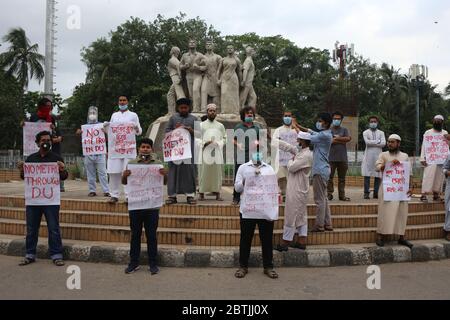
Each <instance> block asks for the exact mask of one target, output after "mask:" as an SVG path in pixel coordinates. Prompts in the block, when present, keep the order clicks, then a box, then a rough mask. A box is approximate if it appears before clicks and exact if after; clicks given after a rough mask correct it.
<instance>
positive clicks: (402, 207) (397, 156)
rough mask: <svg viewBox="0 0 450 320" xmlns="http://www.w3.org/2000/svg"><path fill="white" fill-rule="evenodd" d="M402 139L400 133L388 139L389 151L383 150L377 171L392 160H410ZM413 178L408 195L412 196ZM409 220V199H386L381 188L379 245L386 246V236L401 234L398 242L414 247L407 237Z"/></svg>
mask: <svg viewBox="0 0 450 320" xmlns="http://www.w3.org/2000/svg"><path fill="white" fill-rule="evenodd" d="M401 141H402V139H401V138H400V136H399V135H397V134H393V135H391V136H390V137H389V139H388V149H389V151H386V152H383V153H381V154H380V156H379V157H378V160H377V162H376V168H377V171H378V172H380V173H383V172H384V169H385V168H386V165H387V164H388V163H389V162H391V163H393V164H394V165H396V164H399V163H400V162H407V161H409V157H408V155H407V154H406V153H403V152H400V143H401ZM411 194H412V190H411V179H410V187H409V191H408V195H409V196H411ZM407 220H408V202H407V201H384V192H383V188H382V189H381V198H380V200H379V203H378V218H377V241H376V244H377V246H379V247H383V246H384V240H385V236H387V235H398V236H400V238H399V240H398V244H400V245H403V246H406V247H409V248H412V247H413V245H412V243H411V242H409V241H408V240H406V239H405V231H406V224H407Z"/></svg>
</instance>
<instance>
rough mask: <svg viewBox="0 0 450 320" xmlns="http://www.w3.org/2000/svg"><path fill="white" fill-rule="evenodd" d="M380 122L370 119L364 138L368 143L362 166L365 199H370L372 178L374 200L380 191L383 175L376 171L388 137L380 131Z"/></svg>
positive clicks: (373, 118)
mask: <svg viewBox="0 0 450 320" xmlns="http://www.w3.org/2000/svg"><path fill="white" fill-rule="evenodd" d="M378 126H379V120H378V117H377V116H371V117H370V118H369V129H367V130H366V131H364V133H363V138H364V142H365V143H366V151H365V152H364V158H363V161H362V165H361V171H362V175H363V177H364V199H366V200H368V199H370V178H371V177H373V178H374V180H375V181H374V189H373V198H374V199H378V190H379V189H380V182H381V174H380V173H379V172H377V171H376V167H375V163H376V162H377V160H378V157H379V156H380V153H381V152H383V148H384V147H385V146H386V136H385V135H384V132H383V131H381V130H379V128H378Z"/></svg>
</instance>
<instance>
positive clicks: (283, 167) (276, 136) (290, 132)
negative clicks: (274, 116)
mask: <svg viewBox="0 0 450 320" xmlns="http://www.w3.org/2000/svg"><path fill="white" fill-rule="evenodd" d="M290 136H291V137H294V139H296V138H295V137H297V131H296V130H295V129H294V127H293V117H292V112H290V111H285V112H284V114H283V125H282V126H281V127H279V128H277V129H276V130H275V131H274V133H273V137H272V143H271V147H272V157H273V162H272V165H273V168H274V170H275V172H276V173H277V177H278V185H279V186H280V191H281V195H282V196H283V198H284V197H285V196H286V185H287V176H288V169H287V161H286V162H282V163H280V161H282V160H281V159H280V158H281V157H280V156H281V152H283V153H284V151H283V150H281V149H280V148H279V147H278V145H279V141H280V140H281V141H284V142H288V141H287V139H289V138H290ZM293 141H295V140H293ZM289 143H290V144H291V145H292V142H290V141H289Z"/></svg>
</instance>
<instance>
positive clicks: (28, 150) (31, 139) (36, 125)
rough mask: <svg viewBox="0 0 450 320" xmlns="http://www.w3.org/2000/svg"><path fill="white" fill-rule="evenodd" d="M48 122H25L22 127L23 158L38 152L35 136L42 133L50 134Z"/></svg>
mask: <svg viewBox="0 0 450 320" xmlns="http://www.w3.org/2000/svg"><path fill="white" fill-rule="evenodd" d="M50 126H51V123H50V122H25V126H24V127H23V155H24V156H25V157H27V156H29V155H30V154H33V153H36V152H38V151H39V147H38V146H37V145H36V135H37V134H38V133H39V132H42V131H49V132H52V130H51V129H50Z"/></svg>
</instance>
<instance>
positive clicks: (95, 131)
mask: <svg viewBox="0 0 450 320" xmlns="http://www.w3.org/2000/svg"><path fill="white" fill-rule="evenodd" d="M81 131H82V134H81V143H82V147H83V156H94V155H99V154H106V138H105V132H104V131H103V124H101V123H99V124H85V125H83V126H81Z"/></svg>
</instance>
